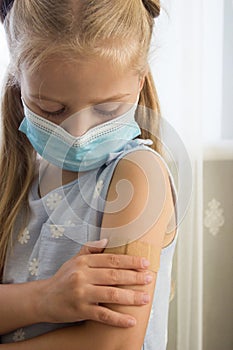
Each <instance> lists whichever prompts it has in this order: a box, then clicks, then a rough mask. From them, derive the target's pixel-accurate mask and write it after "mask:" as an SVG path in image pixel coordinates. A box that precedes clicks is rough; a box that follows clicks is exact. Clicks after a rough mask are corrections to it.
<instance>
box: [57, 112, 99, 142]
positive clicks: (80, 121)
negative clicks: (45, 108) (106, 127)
mask: <svg viewBox="0 0 233 350" xmlns="http://www.w3.org/2000/svg"><path fill="white" fill-rule="evenodd" d="M93 119H94V117H93V116H91V111H89V112H88V111H81V112H78V113H75V114H74V115H72V116H70V117H69V118H67V119H66V120H65V121H64V122H63V123H62V125H61V126H62V127H63V129H64V130H66V131H67V132H68V133H69V134H71V135H72V136H74V137H79V136H82V135H84V134H85V133H86V132H87V131H88V130H89V129H91V128H92V127H93V126H95V124H94V120H93Z"/></svg>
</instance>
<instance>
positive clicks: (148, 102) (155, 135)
mask: <svg viewBox="0 0 233 350" xmlns="http://www.w3.org/2000/svg"><path fill="white" fill-rule="evenodd" d="M139 105H140V106H144V107H145V108H143V107H139V110H138V112H137V113H136V121H137V122H138V124H139V126H140V128H141V132H142V133H141V138H143V139H148V138H149V139H151V140H152V141H153V145H152V146H150V147H151V148H152V149H154V150H155V151H157V152H158V153H160V154H161V155H162V147H161V144H160V129H159V127H160V118H161V110H160V105H159V98H158V94H157V91H156V88H155V85H154V81H153V77H152V74H151V72H150V71H149V72H148V74H147V75H146V78H145V82H144V85H143V88H142V90H141V94H140V99H139Z"/></svg>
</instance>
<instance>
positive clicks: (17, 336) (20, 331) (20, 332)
mask: <svg viewBox="0 0 233 350" xmlns="http://www.w3.org/2000/svg"><path fill="white" fill-rule="evenodd" d="M22 340H25V332H24V330H23V328H21V329H17V331H15V333H14V335H13V341H14V342H15V343H17V342H19V341H22Z"/></svg>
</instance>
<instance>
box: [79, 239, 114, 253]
mask: <svg viewBox="0 0 233 350" xmlns="http://www.w3.org/2000/svg"><path fill="white" fill-rule="evenodd" d="M107 243H108V239H107V238H104V239H102V240H100V241H89V242H87V243H86V244H85V245H84V246H82V248H81V249H80V251H79V253H78V254H77V256H80V255H85V254H93V253H101V252H102V250H103V249H104V248H105V247H106V245H107Z"/></svg>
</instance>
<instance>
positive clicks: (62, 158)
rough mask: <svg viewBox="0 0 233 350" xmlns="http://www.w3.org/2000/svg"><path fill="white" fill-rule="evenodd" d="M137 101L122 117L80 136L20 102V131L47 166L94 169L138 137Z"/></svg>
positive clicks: (79, 169)
mask: <svg viewBox="0 0 233 350" xmlns="http://www.w3.org/2000/svg"><path fill="white" fill-rule="evenodd" d="M138 99H139V96H138ZM138 99H137V102H136V103H135V104H134V105H133V107H131V108H130V110H128V111H127V112H126V113H125V114H123V115H121V116H118V117H116V118H114V119H111V120H110V121H107V122H105V123H102V124H99V125H97V126H95V127H93V128H91V129H89V130H88V131H87V132H86V133H85V134H83V135H82V136H79V137H75V136H73V135H71V134H70V133H68V132H67V131H66V130H64V129H63V128H62V127H61V126H59V125H57V124H54V123H52V122H50V121H48V120H46V119H45V118H42V117H40V116H38V115H37V114H35V113H34V112H32V111H31V110H30V109H29V108H28V107H27V106H26V105H25V103H24V101H23V100H22V103H23V107H24V113H25V118H24V119H23V121H22V123H21V124H20V127H19V130H20V131H22V132H23V133H24V134H25V135H26V136H27V138H28V139H29V141H30V142H31V144H32V146H33V148H34V149H35V150H36V152H37V153H39V154H40V156H41V157H42V158H44V159H46V160H47V161H48V162H49V163H52V164H53V165H56V166H58V167H59V168H63V169H66V170H70V171H75V172H77V171H80V172H81V171H88V170H92V169H96V168H99V167H101V166H102V165H103V164H105V162H106V161H107V159H108V157H109V153H111V152H119V151H120V150H121V149H122V148H123V147H124V146H125V145H126V143H127V142H128V141H130V140H132V139H134V138H135V137H137V136H139V135H140V134H141V129H140V127H139V125H138V124H137V122H136V121H135V118H134V115H135V111H136V109H137V106H138Z"/></svg>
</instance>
